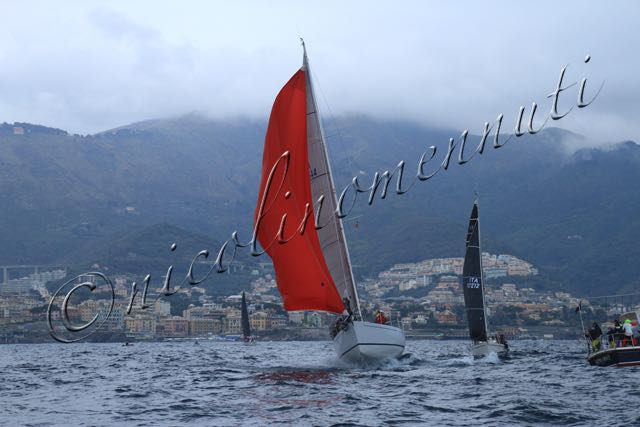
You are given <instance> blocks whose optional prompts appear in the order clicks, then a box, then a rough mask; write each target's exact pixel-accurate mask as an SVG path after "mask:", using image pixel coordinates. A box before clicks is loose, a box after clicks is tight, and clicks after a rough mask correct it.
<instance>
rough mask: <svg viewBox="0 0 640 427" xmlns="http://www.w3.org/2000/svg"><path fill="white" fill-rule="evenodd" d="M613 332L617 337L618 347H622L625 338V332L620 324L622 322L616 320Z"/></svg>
mask: <svg viewBox="0 0 640 427" xmlns="http://www.w3.org/2000/svg"><path fill="white" fill-rule="evenodd" d="M613 332H614V335H615V341H616V347H620V345H621V344H622V337H623V336H624V332H623V331H622V325H621V324H620V320H618V319H616V320H615V322H614V326H613Z"/></svg>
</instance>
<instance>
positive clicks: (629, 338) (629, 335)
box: [622, 319, 633, 347]
mask: <svg viewBox="0 0 640 427" xmlns="http://www.w3.org/2000/svg"><path fill="white" fill-rule="evenodd" d="M622 331H623V332H624V341H622V346H623V347H626V346H627V342H628V343H629V344H630V345H633V327H632V326H631V320H629V319H627V320H625V321H624V325H622Z"/></svg>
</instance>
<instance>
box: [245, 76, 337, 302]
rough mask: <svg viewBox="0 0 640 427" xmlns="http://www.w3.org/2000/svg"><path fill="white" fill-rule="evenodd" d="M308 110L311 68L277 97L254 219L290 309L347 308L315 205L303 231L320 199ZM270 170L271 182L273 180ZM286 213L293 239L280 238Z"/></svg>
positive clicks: (288, 233)
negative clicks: (315, 194)
mask: <svg viewBox="0 0 640 427" xmlns="http://www.w3.org/2000/svg"><path fill="white" fill-rule="evenodd" d="M306 111H307V100H306V82H305V72H304V70H299V71H298V72H297V73H296V74H294V75H293V77H291V79H290V80H289V81H288V82H287V84H286V85H285V86H284V87H283V88H282V90H281V91H280V93H279V94H278V96H277V97H276V100H275V102H274V103H273V108H272V110H271V117H270V118H269V127H268V129H267V136H266V138H265V144H264V154H263V158H262V177H261V179H260V192H259V193H258V204H257V206H256V211H255V215H254V225H255V224H256V222H258V221H259V224H258V230H257V231H258V232H257V237H258V241H259V242H260V244H261V245H262V247H263V248H265V249H266V251H267V253H268V254H269V256H270V257H271V259H272V260H273V264H274V266H275V270H276V281H277V282H278V289H279V290H280V294H281V295H282V299H283V300H284V308H285V309H286V310H289V311H295V310H320V311H329V312H334V313H342V312H343V310H344V305H343V303H342V300H341V298H340V294H339V292H338V290H337V288H336V286H335V284H334V282H333V279H332V278H331V274H330V273H329V268H328V267H327V263H326V262H325V259H324V255H323V253H322V249H321V247H320V242H319V240H318V234H317V232H316V230H315V227H314V214H313V210H311V213H310V215H309V219H308V221H307V223H306V224H307V225H306V227H305V230H304V233H303V234H302V235H300V232H299V227H300V224H301V223H302V222H303V219H304V218H305V212H306V206H307V203H309V206H310V207H311V209H313V203H314V201H313V200H312V197H311V178H310V173H309V161H308V148H307V117H306ZM286 152H288V153H289V156H288V168H286V167H285V166H286V163H287V161H286V158H285V157H283V154H284V153H286ZM276 164H277V166H275V169H274V165H276ZM285 169H286V173H285ZM272 170H273V173H272ZM270 175H271V184H270V185H268V182H269V176H270ZM265 191H266V196H265ZM287 194H289V195H288V196H287ZM261 206H262V208H261ZM285 214H286V215H287V218H286V223H285V227H284V232H283V233H282V237H283V238H284V239H289V238H291V240H289V241H287V242H286V243H279V242H278V235H279V230H280V228H281V223H282V217H283V215H285ZM292 236H293V237H292Z"/></svg>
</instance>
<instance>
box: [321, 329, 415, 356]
mask: <svg viewBox="0 0 640 427" xmlns="http://www.w3.org/2000/svg"><path fill="white" fill-rule="evenodd" d="M333 344H334V347H335V350H336V354H337V355H338V358H339V359H340V360H342V361H344V362H347V363H355V364H375V363H380V362H383V361H385V360H389V359H395V358H398V357H400V355H402V352H403V351H404V347H405V337H404V332H403V331H402V330H401V329H399V328H396V327H394V326H389V325H381V324H377V323H370V322H361V321H355V322H351V323H349V324H348V327H347V328H346V329H344V330H341V331H340V332H338V334H337V335H336V336H335V338H334V339H333Z"/></svg>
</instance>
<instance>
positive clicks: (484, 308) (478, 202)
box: [474, 193, 489, 338]
mask: <svg viewBox="0 0 640 427" xmlns="http://www.w3.org/2000/svg"><path fill="white" fill-rule="evenodd" d="M474 203H475V205H476V206H477V207H478V219H477V222H476V224H477V225H476V227H478V252H480V290H481V291H482V309H483V311H484V314H483V317H484V331H485V334H486V335H487V338H488V337H489V323H488V322H487V304H486V303H485V298H484V267H483V266H482V249H481V248H482V245H481V244H480V242H481V235H480V199H479V197H478V195H477V193H476V199H475V201H474Z"/></svg>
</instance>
